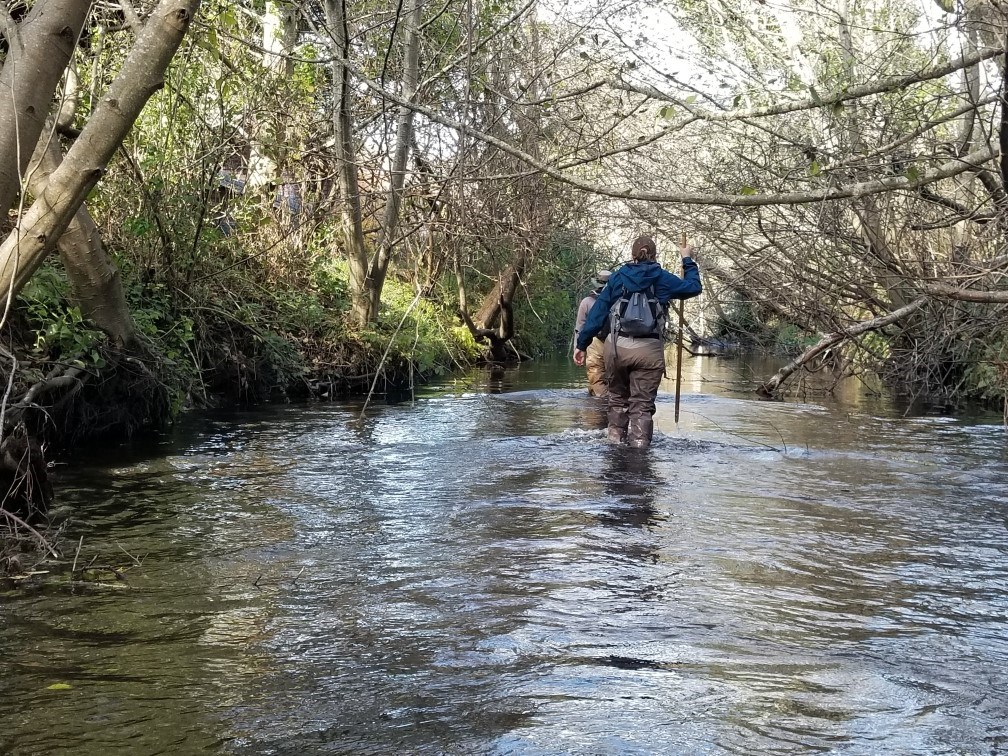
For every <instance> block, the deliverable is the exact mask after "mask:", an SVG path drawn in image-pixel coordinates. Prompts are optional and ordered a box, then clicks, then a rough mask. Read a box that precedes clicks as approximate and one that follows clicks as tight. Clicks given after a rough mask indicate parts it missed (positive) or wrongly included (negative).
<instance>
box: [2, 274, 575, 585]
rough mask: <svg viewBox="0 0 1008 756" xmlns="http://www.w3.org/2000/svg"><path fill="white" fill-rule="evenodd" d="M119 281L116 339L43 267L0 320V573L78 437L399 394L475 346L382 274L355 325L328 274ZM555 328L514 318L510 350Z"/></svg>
mask: <svg viewBox="0 0 1008 756" xmlns="http://www.w3.org/2000/svg"><path fill="white" fill-rule="evenodd" d="M126 290H127V295H128V300H129V304H130V308H131V312H132V314H133V318H134V320H135V323H136V328H137V332H138V334H139V338H138V339H137V342H136V343H134V344H131V345H128V346H124V345H122V344H113V343H111V341H110V339H109V338H108V337H107V336H106V335H105V334H104V333H102V332H101V331H99V330H97V329H95V328H94V327H93V326H91V325H90V324H89V323H88V322H87V321H86V320H85V319H84V318H82V316H81V314H80V311H79V310H78V309H77V308H76V307H74V306H73V305H72V304H71V297H70V291H69V287H68V285H67V282H66V280H65V277H64V276H63V275H62V274H61V272H60V271H59V270H58V269H57V268H55V267H50V268H44V269H42V270H40V271H39V272H38V273H37V274H36V276H35V278H34V279H33V280H32V282H31V283H30V284H29V286H28V287H26V289H25V291H24V292H23V294H22V296H21V297H20V298H19V299H18V306H17V307H16V308H15V309H14V311H13V312H12V313H11V317H10V318H9V320H8V323H7V325H6V327H5V328H4V334H3V335H4V343H5V346H4V358H5V360H7V361H8V364H10V365H12V366H13V368H14V369H13V371H12V373H11V375H10V383H9V386H8V389H7V395H6V401H5V402H4V406H3V413H2V414H3V427H4V433H3V438H2V440H0V450H2V451H3V454H2V460H0V478H2V479H0V485H2V486H3V490H4V491H5V492H6V495H5V496H4V498H3V502H2V507H0V509H2V511H3V514H0V530H6V533H7V538H6V539H5V540H4V543H3V546H2V547H0V572H3V571H4V570H5V568H6V569H7V570H8V571H9V570H11V569H14V570H18V569H21V568H22V567H23V566H24V565H25V561H26V558H27V560H28V561H29V562H30V561H31V560H32V559H34V556H33V555H34V554H36V553H37V554H39V555H41V556H44V555H45V553H46V552H47V550H48V547H47V546H46V545H45V544H44V543H43V542H42V536H41V535H40V534H42V533H43V531H44V529H45V517H44V513H45V512H46V510H47V509H48V507H49V505H50V503H51V502H52V499H53V491H52V487H51V485H50V484H49V481H48V474H47V470H48V466H49V465H51V463H52V462H53V461H54V460H61V459H66V458H68V457H70V456H72V455H73V454H74V453H75V451H76V450H78V449H80V448H82V447H85V446H93V445H96V444H97V445H101V446H106V447H109V448H115V447H116V446H118V445H120V444H122V443H123V442H125V441H128V440H129V439H131V438H134V437H135V436H136V435H137V434H144V433H149V432H156V431H159V430H163V429H164V428H166V427H167V426H170V425H171V424H172V423H174V422H175V421H176V420H177V419H178V418H179V417H180V416H181V415H182V414H183V413H189V412H199V411H203V410H207V409H212V408H220V407H249V406H255V405H259V404H263V403H268V402H302V401H331V400H335V399H340V398H346V397H354V396H360V397H365V396H369V397H371V396H373V397H383V396H388V395H393V396H394V395H401V394H403V393H409V392H412V391H414V390H415V389H416V387H418V386H420V385H423V384H425V383H427V382H428V381H430V380H432V379H435V378H438V377H441V376H445V375H449V374H452V373H456V372H458V371H461V370H464V369H466V368H468V367H469V366H471V365H473V364H476V363H478V362H479V361H480V360H481V359H482V357H483V355H484V352H485V346H483V345H481V344H479V343H477V342H476V341H475V340H474V338H473V336H472V334H471V333H470V331H469V329H468V328H466V327H465V326H464V325H462V324H461V323H460V322H459V320H458V318H457V316H456V314H455V312H454V311H453V309H452V308H451V306H450V304H449V303H446V302H439V301H437V299H436V298H421V297H418V296H416V294H415V292H414V291H413V290H412V288H411V287H410V286H408V285H406V284H404V283H402V282H399V281H393V280H390V281H388V282H387V284H386V293H385V295H384V297H383V300H382V308H381V312H380V315H379V318H378V319H377V320H376V321H375V322H374V323H371V324H369V325H368V326H366V327H363V328H361V327H356V326H354V325H352V324H351V323H352V320H351V318H350V315H349V297H348V296H347V295H346V284H345V281H344V280H343V279H341V278H339V277H337V276H331V277H329V278H327V279H325V280H324V281H322V282H321V285H320V283H319V281H317V280H316V281H315V282H314V284H312V285H310V286H309V285H306V286H304V287H303V288H295V287H291V286H286V287H279V286H277V287H275V288H273V289H266V288H265V287H262V286H260V285H257V284H256V283H254V282H253V281H251V280H250V279H249V277H247V276H243V277H232V278H230V279H229V280H228V281H227V282H226V285H225V284H222V283H221V282H219V281H207V282H202V283H200V284H196V285H193V286H190V287H189V288H188V289H182V288H178V287H168V286H166V285H164V284H158V283H155V282H146V283H145V282H143V281H142V280H140V279H137V278H136V277H135V276H130V277H129V278H128V279H127V285H126ZM533 304H534V303H533ZM560 309H562V308H560ZM524 315H525V314H524V313H521V312H520V313H519V317H524ZM519 322H520V323H521V322H522V321H519ZM561 333H562V334H563V336H564V337H566V326H563V330H560V328H559V327H558V328H554V329H552V330H544V329H542V328H541V327H540V328H536V327H530V328H527V329H523V328H521V326H520V325H519V329H518V332H517V334H516V339H515V341H516V344H517V346H516V352H517V351H521V352H522V353H525V354H529V353H531V354H541V353H543V352H547V351H551V350H552V349H553V348H555V345H554V344H553V343H552V342H554V341H556V340H558V338H559V337H560V334H561ZM56 495H57V496H58V491H57V492H56ZM30 524H31V525H32V526H33V527H35V528H37V529H38V530H39V533H33V532H32V531H30V530H28V529H27V528H29V525H30ZM40 547H41V548H40ZM26 551H27V552H31V554H30V555H28V556H27V557H26Z"/></svg>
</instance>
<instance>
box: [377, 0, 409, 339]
mask: <svg viewBox="0 0 1008 756" xmlns="http://www.w3.org/2000/svg"><path fill="white" fill-rule="evenodd" d="M422 16H423V4H422V3H421V1H420V0H413V8H412V9H411V10H410V12H409V15H408V16H407V19H406V48H405V51H404V53H403V83H402V94H403V97H404V98H405V99H406V100H407V102H409V103H412V102H413V100H414V99H415V98H416V94H417V88H418V85H419V81H420V22H421V20H422ZM412 144H413V108H412V107H410V106H409V105H408V104H401V105H400V106H399V117H398V124H397V127H396V144H395V153H394V156H393V159H392V171H391V176H390V177H389V191H388V197H387V199H386V201H385V214H384V217H383V218H382V225H381V236H380V238H379V242H378V251H377V253H376V254H375V258H374V261H373V263H372V265H371V271H370V275H369V276H368V291H367V297H368V319H369V320H372V321H373V320H376V319H377V318H378V305H379V304H380V302H381V292H382V288H383V287H384V285H385V274H386V273H387V272H388V266H389V260H391V258H392V247H393V244H394V243H395V234H396V232H397V230H398V228H399V208H400V206H401V205H402V195H403V187H404V186H405V184H406V165H407V162H408V160H409V153H410V146H411V145H412Z"/></svg>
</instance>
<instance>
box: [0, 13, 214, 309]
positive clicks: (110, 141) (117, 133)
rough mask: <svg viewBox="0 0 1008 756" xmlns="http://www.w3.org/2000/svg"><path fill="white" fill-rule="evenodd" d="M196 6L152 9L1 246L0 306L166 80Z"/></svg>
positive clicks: (47, 249) (47, 248)
mask: <svg viewBox="0 0 1008 756" xmlns="http://www.w3.org/2000/svg"><path fill="white" fill-rule="evenodd" d="M198 7H199V0H161V2H160V3H159V4H158V6H157V7H156V8H155V9H154V12H153V13H152V14H151V16H150V18H149V19H148V20H147V23H146V24H145V25H144V29H143V32H142V33H141V34H140V36H139V37H137V40H136V42H135V43H134V45H133V48H132V49H131V50H130V52H129V55H128V56H127V57H126V60H125V61H124V63H123V66H122V69H121V70H120V71H119V73H118V75H117V76H116V78H115V80H114V81H113V82H112V86H110V87H109V90H108V92H107V93H106V94H105V96H104V97H102V98H101V100H100V101H99V103H98V106H97V107H96V108H95V110H94V113H93V115H92V116H91V118H90V120H89V121H88V123H87V125H86V126H85V127H84V129H83V130H82V131H81V134H80V136H79V137H78V138H77V141H76V142H75V143H74V145H73V147H71V148H70V151H69V152H68V153H67V155H66V157H65V158H64V159H63V162H62V163H61V164H60V166H59V167H58V168H57V169H56V170H55V171H53V173H52V175H51V176H50V178H49V182H48V183H47V184H46V187H45V189H44V190H43V191H42V193H41V194H40V195H39V196H38V197H36V198H35V202H34V203H33V204H32V206H31V207H30V208H29V209H28V211H27V212H26V213H25V214H24V216H23V217H22V218H21V219H20V220H19V222H18V225H17V227H16V228H15V229H14V230H13V231H12V232H11V233H10V235H9V236H8V237H7V239H6V240H5V241H4V243H3V245H2V246H0V309H6V307H7V306H8V304H9V301H8V293H9V292H11V293H13V294H15V295H16V294H17V293H18V292H19V291H20V290H21V288H22V287H23V286H24V284H25V283H26V282H27V281H28V279H29V278H30V277H31V275H32V273H34V272H35V270H36V269H37V268H38V266H39V265H41V264H42V261H43V260H44V259H45V256H46V255H47V254H48V253H49V252H50V251H51V250H52V249H53V248H54V247H55V245H56V241H57V240H58V239H59V237H60V235H61V234H62V233H63V231H64V230H65V229H66V227H67V225H68V224H69V223H70V220H71V219H72V218H73V217H74V214H75V213H76V212H77V209H78V208H79V207H80V205H81V203H82V202H83V200H84V197H85V196H87V193H88V191H90V189H91V188H92V187H93V186H94V185H95V184H96V183H97V182H98V180H99V178H100V177H101V175H102V173H103V172H104V171H105V167H106V166H107V165H108V161H109V160H110V159H111V157H112V155H113V154H114V153H115V151H116V150H117V149H118V148H119V146H120V145H121V144H122V142H123V139H125V138H126V135H127V134H128V133H129V130H130V128H132V126H133V122H134V121H135V120H136V118H137V116H139V115H140V111H141V110H142V109H143V107H144V105H145V104H146V103H147V101H148V100H149V99H150V97H151V95H153V94H154V92H156V91H157V90H158V89H160V88H161V87H162V86H164V72H165V70H166V69H167V68H168V64H169V63H170V62H171V59H172V56H173V55H174V54H175V51H176V50H177V49H178V46H179V44H180V43H181V42H182V38H183V37H184V35H185V33H186V30H187V29H188V28H189V24H190V23H191V21H192V19H193V16H194V15H195V13H196V9H197V8H198ZM47 104H48V103H47Z"/></svg>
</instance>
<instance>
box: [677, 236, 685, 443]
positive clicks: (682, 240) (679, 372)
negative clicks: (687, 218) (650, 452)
mask: <svg viewBox="0 0 1008 756" xmlns="http://www.w3.org/2000/svg"><path fill="white" fill-rule="evenodd" d="M679 245H680V246H682V247H685V246H686V232H685V231H683V232H682V233H680V234H679ZM676 309H677V310H678V312H679V337H678V338H677V339H676V363H675V421H676V423H677V424H678V422H679V396H680V395H681V394H682V340H683V300H681V299H680V300H679V305H678V307H677V308H676Z"/></svg>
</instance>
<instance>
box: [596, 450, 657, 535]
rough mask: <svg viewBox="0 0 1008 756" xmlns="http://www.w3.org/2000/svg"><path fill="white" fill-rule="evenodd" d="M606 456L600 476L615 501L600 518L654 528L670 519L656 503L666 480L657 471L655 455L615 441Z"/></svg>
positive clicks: (609, 521)
mask: <svg viewBox="0 0 1008 756" xmlns="http://www.w3.org/2000/svg"><path fill="white" fill-rule="evenodd" d="M604 459H605V468H604V469H603V471H602V474H601V478H602V481H603V482H604V490H605V492H606V494H607V495H608V496H609V497H610V499H611V500H612V504H611V505H610V506H609V507H608V508H607V509H606V511H605V513H603V514H602V515H601V516H600V517H599V519H600V521H602V522H604V523H607V524H612V525H622V526H627V527H634V528H650V529H653V528H654V527H655V526H656V525H657V524H658V523H660V522H663V521H664V520H666V519H667V517H666V516H665V515H663V514H660V513H659V511H658V509H657V508H656V505H655V496H656V492H657V490H658V488H659V487H660V486H661V485H662V483H663V479H662V478H661V476H659V475H658V473H657V472H656V470H655V464H656V462H655V457H654V456H653V455H652V454H649V453H648V450H647V449H632V448H630V447H628V446H624V445H622V444H613V445H611V446H609V447H608V448H607V449H606V450H605V455H604Z"/></svg>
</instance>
